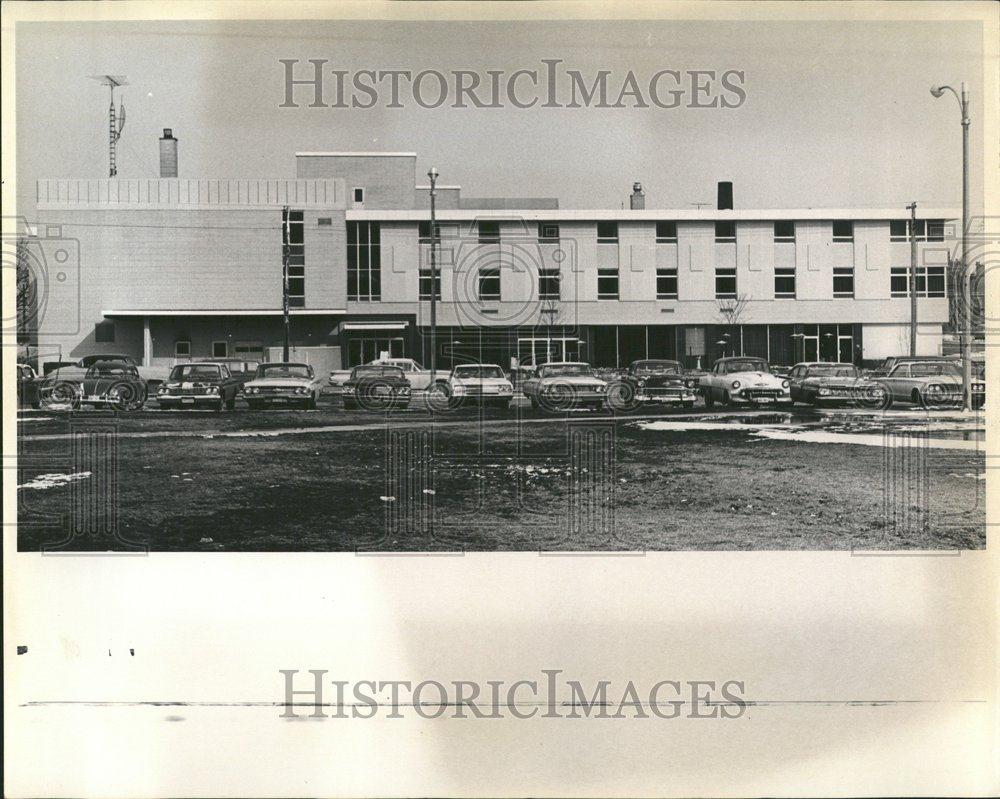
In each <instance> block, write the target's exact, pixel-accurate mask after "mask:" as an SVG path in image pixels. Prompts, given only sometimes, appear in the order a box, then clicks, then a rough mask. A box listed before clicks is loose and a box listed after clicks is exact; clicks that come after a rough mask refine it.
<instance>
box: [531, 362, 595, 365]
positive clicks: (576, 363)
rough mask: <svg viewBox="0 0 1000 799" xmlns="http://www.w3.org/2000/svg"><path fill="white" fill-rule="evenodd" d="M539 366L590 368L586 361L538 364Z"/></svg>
mask: <svg viewBox="0 0 1000 799" xmlns="http://www.w3.org/2000/svg"><path fill="white" fill-rule="evenodd" d="M538 365H539V366H590V364H589V363H587V362H586V361H549V362H547V363H540V364H538Z"/></svg>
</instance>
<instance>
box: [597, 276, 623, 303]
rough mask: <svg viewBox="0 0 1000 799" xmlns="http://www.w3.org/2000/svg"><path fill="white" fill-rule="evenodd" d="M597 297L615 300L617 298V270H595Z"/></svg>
mask: <svg viewBox="0 0 1000 799" xmlns="http://www.w3.org/2000/svg"><path fill="white" fill-rule="evenodd" d="M597 299H599V300H617V299H618V270H617V269H598V270H597Z"/></svg>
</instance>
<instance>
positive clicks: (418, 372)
mask: <svg viewBox="0 0 1000 799" xmlns="http://www.w3.org/2000/svg"><path fill="white" fill-rule="evenodd" d="M366 365H367V366H396V367H398V368H400V369H402V370H403V375H404V377H406V382H407V383H409V384H410V391H426V390H427V389H428V387H430V384H431V371H430V369H424V368H423V367H422V366H421V365H420V364H419V363H417V362H416V361H415V360H413V358H386V359H385V360H374V361H370V362H369V363H368V364H366ZM352 371H353V370H352V369H335V370H333V371H332V372H330V378H329V383H330V385H331V386H332V387H334V388H337V389H340V390H341V391H343V389H344V384H345V383H346V382H347V381H348V380H350V379H351V372H352ZM437 376H438V382H439V383H444V382H445V381H446V380H447V379H448V370H447V369H439V370H438V375H437Z"/></svg>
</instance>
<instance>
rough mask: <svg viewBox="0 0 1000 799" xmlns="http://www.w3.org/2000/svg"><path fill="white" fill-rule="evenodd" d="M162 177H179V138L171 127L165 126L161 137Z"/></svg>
mask: <svg viewBox="0 0 1000 799" xmlns="http://www.w3.org/2000/svg"><path fill="white" fill-rule="evenodd" d="M160 177H161V178H175V177H177V139H175V138H174V132H173V131H172V130H171V129H170V128H164V129H163V135H162V136H161V137H160Z"/></svg>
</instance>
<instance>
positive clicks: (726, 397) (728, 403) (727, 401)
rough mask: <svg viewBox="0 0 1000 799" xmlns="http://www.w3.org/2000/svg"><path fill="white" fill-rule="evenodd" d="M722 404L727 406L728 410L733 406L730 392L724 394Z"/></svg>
mask: <svg viewBox="0 0 1000 799" xmlns="http://www.w3.org/2000/svg"><path fill="white" fill-rule="evenodd" d="M722 404H723V405H725V406H726V407H727V408H728V407H730V406H731V405H732V404H733V398H732V397H730V396H729V392H728V391H723V392H722Z"/></svg>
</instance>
